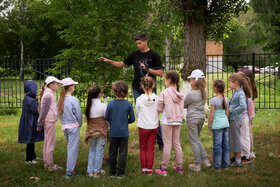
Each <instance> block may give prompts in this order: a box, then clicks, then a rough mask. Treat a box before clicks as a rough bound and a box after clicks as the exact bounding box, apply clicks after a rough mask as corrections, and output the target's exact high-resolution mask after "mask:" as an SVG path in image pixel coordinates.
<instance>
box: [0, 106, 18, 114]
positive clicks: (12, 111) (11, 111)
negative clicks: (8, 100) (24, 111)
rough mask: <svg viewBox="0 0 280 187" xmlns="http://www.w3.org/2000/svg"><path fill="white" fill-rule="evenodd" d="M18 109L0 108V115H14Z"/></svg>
mask: <svg viewBox="0 0 280 187" xmlns="http://www.w3.org/2000/svg"><path fill="white" fill-rule="evenodd" d="M17 113H18V109H17V108H16V107H7V108H0V115H16V114H17Z"/></svg>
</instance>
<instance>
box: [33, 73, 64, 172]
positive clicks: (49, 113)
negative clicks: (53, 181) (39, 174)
mask: <svg viewBox="0 0 280 187" xmlns="http://www.w3.org/2000/svg"><path fill="white" fill-rule="evenodd" d="M58 84H61V81H60V80H58V79H57V78H55V77H53V76H49V77H47V79H46V80H45V83H44V85H43V86H42V89H41V93H40V101H41V103H40V105H39V112H40V115H39V119H38V124H37V130H38V131H40V130H41V129H42V126H44V135H45V141H44V149H43V159H44V167H45V168H46V169H48V170H49V171H54V170H59V169H62V168H61V167H59V166H57V165H56V164H54V163H53V150H54V145H55V122H56V121H57V120H58V118H57V106H56V101H55V95H54V91H57V89H58Z"/></svg>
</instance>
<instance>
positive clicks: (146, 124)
mask: <svg viewBox="0 0 280 187" xmlns="http://www.w3.org/2000/svg"><path fill="white" fill-rule="evenodd" d="M140 84H141V87H142V89H143V91H144V94H142V95H141V96H139V97H138V98H137V99H136V106H135V113H136V116H137V117H138V122H137V126H138V130H139V144H140V163H141V168H142V170H141V173H143V174H148V175H151V174H152V173H153V164H154V156H155V143H156V138H157V132H158V126H159V122H158V112H157V104H158V96H157V95H156V94H154V93H152V92H153V88H154V87H155V81H154V79H153V78H152V77H149V76H146V77H143V78H142V79H141V83H140Z"/></svg>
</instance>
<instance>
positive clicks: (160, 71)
mask: <svg viewBox="0 0 280 187" xmlns="http://www.w3.org/2000/svg"><path fill="white" fill-rule="evenodd" d="M149 72H150V73H151V74H153V75H155V76H160V77H162V76H163V70H162V69H157V70H154V69H151V68H150V69H149Z"/></svg>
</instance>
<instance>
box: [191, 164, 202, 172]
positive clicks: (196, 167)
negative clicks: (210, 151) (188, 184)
mask: <svg viewBox="0 0 280 187" xmlns="http://www.w3.org/2000/svg"><path fill="white" fill-rule="evenodd" d="M189 169H190V170H193V171H200V170H201V165H195V164H190V165H189Z"/></svg>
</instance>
